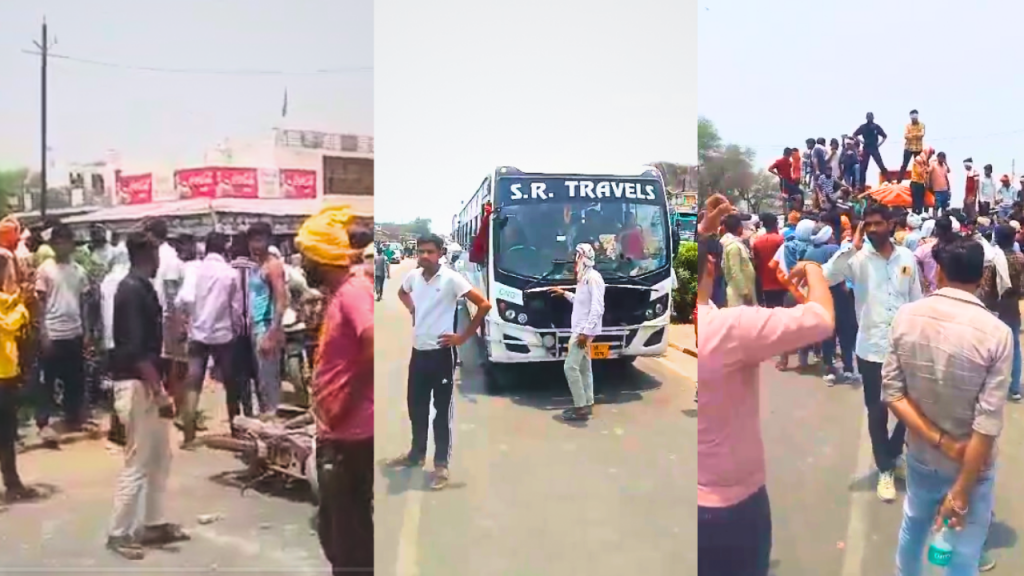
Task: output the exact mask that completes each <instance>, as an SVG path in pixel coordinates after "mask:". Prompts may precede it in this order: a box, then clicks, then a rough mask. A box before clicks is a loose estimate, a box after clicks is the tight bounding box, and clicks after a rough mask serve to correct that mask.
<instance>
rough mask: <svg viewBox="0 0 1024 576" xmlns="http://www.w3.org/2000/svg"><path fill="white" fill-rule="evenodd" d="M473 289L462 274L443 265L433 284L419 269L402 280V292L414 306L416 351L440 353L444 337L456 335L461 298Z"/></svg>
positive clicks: (433, 279)
mask: <svg viewBox="0 0 1024 576" xmlns="http://www.w3.org/2000/svg"><path fill="white" fill-rule="evenodd" d="M472 289H473V286H472V285H470V283H469V281H467V280H466V279H465V278H464V277H463V276H462V275H461V274H459V273H458V272H456V271H455V270H452V269H451V268H449V267H447V266H444V265H441V266H439V267H438V270H437V273H436V274H434V275H433V276H432V277H431V278H430V280H427V279H426V278H424V277H423V269H422V268H416V269H415V270H413V271H411V272H409V273H408V274H406V276H405V278H404V279H403V280H402V290H403V291H405V292H406V293H407V294H409V296H410V297H412V302H413V315H414V322H413V345H412V346H413V348H415V349H416V350H438V349H440V348H441V345H440V344H438V342H437V341H438V340H439V339H440V338H441V335H442V334H451V333H453V332H454V331H455V307H456V305H457V304H458V301H459V298H462V297H463V296H465V295H466V293H467V292H469V291H470V290H472Z"/></svg>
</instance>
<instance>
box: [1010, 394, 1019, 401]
mask: <svg viewBox="0 0 1024 576" xmlns="http://www.w3.org/2000/svg"><path fill="white" fill-rule="evenodd" d="M1010 401H1011V402H1020V392H1011V393H1010Z"/></svg>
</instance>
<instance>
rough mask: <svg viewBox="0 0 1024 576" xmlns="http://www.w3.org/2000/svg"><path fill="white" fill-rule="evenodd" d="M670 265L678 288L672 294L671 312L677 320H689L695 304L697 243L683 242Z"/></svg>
mask: <svg viewBox="0 0 1024 576" xmlns="http://www.w3.org/2000/svg"><path fill="white" fill-rule="evenodd" d="M672 266H673V267H674V268H675V270H676V277H677V278H678V279H679V288H678V289H677V290H676V291H675V293H673V295H672V312H673V315H674V316H675V320H676V321H677V322H690V321H691V319H692V318H693V309H694V307H695V306H696V305H697V243H696V242H683V243H682V245H680V246H679V253H678V254H676V257H675V260H674V261H673V262H672Z"/></svg>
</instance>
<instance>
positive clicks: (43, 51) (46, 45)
mask: <svg viewBox="0 0 1024 576" xmlns="http://www.w3.org/2000/svg"><path fill="white" fill-rule="evenodd" d="M32 42H33V43H34V44H35V45H36V48H38V49H39V54H40V56H41V57H42V60H41V63H42V67H41V70H40V72H41V74H40V88H41V90H40V100H41V102H40V104H41V107H40V130H41V132H42V138H41V140H42V147H41V149H40V158H41V162H40V165H39V185H40V188H39V216H40V218H42V219H45V218H46V190H47V186H46V169H47V158H46V156H47V154H46V151H47V142H46V61H47V57H48V56H49V53H50V48H52V47H53V46H54V45H55V44H57V41H56V39H54V41H53V43H52V44H51V43H50V37H49V35H48V34H47V31H46V18H45V17H44V18H43V36H42V41H41V42H36V41H34V40H33V41H32Z"/></svg>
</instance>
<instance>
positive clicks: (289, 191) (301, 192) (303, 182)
mask: <svg viewBox="0 0 1024 576" xmlns="http://www.w3.org/2000/svg"><path fill="white" fill-rule="evenodd" d="M281 195H282V196H284V197H285V198H294V199H308V198H316V170H281Z"/></svg>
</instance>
